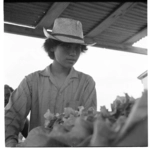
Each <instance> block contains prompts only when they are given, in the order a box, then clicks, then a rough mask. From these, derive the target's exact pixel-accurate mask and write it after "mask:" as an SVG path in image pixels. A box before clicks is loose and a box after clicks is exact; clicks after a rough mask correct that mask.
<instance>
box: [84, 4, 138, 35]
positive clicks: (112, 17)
mask: <svg viewBox="0 0 150 148" xmlns="http://www.w3.org/2000/svg"><path fill="white" fill-rule="evenodd" d="M136 4H137V3H133V2H126V3H124V4H123V5H121V6H120V7H119V8H118V9H117V10H115V11H114V12H113V13H112V14H111V15H109V16H108V17H107V18H106V19H105V20H104V21H103V22H101V23H100V24H99V25H98V26H96V27H95V28H94V29H93V30H91V31H90V32H89V33H88V34H86V36H88V37H95V36H97V35H99V34H100V33H101V32H103V31H104V30H105V29H107V28H108V27H109V26H110V25H112V24H113V23H114V22H115V21H116V20H117V19H119V18H120V17H122V16H123V15H124V14H125V13H126V12H128V11H129V9H131V8H133V7H134V6H135V5H136Z"/></svg>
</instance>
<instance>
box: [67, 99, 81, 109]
mask: <svg viewBox="0 0 150 148" xmlns="http://www.w3.org/2000/svg"><path fill="white" fill-rule="evenodd" d="M78 106H80V101H77V100H70V102H69V106H68V107H71V108H73V109H75V110H77V109H78Z"/></svg>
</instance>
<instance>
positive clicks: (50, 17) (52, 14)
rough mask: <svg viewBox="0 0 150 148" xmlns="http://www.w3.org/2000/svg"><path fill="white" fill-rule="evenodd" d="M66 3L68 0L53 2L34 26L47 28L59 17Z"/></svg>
mask: <svg viewBox="0 0 150 148" xmlns="http://www.w3.org/2000/svg"><path fill="white" fill-rule="evenodd" d="M68 5H69V2H56V3H54V4H53V5H52V7H51V8H50V9H49V10H48V11H47V13H46V14H45V16H44V17H43V18H42V19H41V21H40V22H39V23H38V24H37V26H36V27H39V28H41V27H45V28H49V27H50V26H51V25H52V24H53V22H54V20H55V19H56V18H57V17H59V15H60V14H61V13H62V12H63V11H64V10H65V9H66V8H67V6H68Z"/></svg>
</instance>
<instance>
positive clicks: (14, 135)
mask: <svg viewBox="0 0 150 148" xmlns="http://www.w3.org/2000/svg"><path fill="white" fill-rule="evenodd" d="M30 89H31V87H30V85H29V82H28V81H27V77H25V78H24V79H23V80H22V82H21V83H20V85H19V86H18V88H17V89H16V90H15V91H14V92H13V93H12V95H11V96H10V100H9V103H8V104H7V105H6V107H5V142H6V146H7V147H12V146H15V145H16V144H17V143H18V134H19V132H21V130H22V129H23V126H24V122H25V119H26V117H27V115H28V113H29V111H30V106H31V95H32V94H31V90H30Z"/></svg>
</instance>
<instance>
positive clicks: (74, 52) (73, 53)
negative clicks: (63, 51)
mask: <svg viewBox="0 0 150 148" xmlns="http://www.w3.org/2000/svg"><path fill="white" fill-rule="evenodd" d="M69 54H70V55H72V56H75V55H76V54H77V53H76V50H75V49H72V48H71V49H70V53H69Z"/></svg>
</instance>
